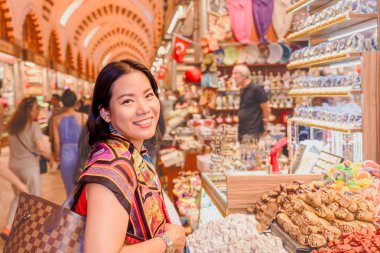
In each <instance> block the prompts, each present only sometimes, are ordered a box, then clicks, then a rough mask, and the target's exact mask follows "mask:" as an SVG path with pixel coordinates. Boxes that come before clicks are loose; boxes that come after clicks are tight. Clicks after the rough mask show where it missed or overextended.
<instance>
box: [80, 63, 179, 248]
mask: <svg viewBox="0 0 380 253" xmlns="http://www.w3.org/2000/svg"><path fill="white" fill-rule="evenodd" d="M162 120H163V119H162V118H160V103H159V100H158V93H157V84H156V82H155V80H154V77H153V76H152V74H151V73H150V71H149V70H148V69H147V68H146V67H145V66H143V65H141V64H140V63H138V62H135V61H132V60H123V61H119V62H112V63H109V64H108V65H107V66H105V67H104V68H103V69H102V70H101V71H100V73H99V75H98V78H97V80H96V83H95V87H94V93H93V102H92V106H91V113H90V116H89V119H88V123H87V127H88V131H89V145H90V146H91V147H92V151H91V153H90V157H89V160H88V162H87V164H86V167H85V169H84V171H83V172H82V174H81V175H80V177H79V180H78V183H82V184H84V186H83V187H82V190H81V192H80V193H77V195H76V201H75V203H74V207H73V208H74V210H75V211H76V212H77V213H79V214H81V215H85V216H86V229H85V238H84V252H91V253H94V252H95V253H96V252H139V253H144V252H149V253H154V252H157V253H158V252H159V253H164V252H173V253H174V252H177V253H179V252H181V251H182V250H183V248H184V246H185V239H186V237H185V233H184V230H183V228H182V226H180V225H173V224H170V220H169V217H168V214H167V211H166V207H165V203H164V200H163V195H162V189H161V183H160V182H159V179H158V175H157V173H156V170H155V168H154V167H153V165H152V163H151V160H150V158H149V156H148V153H147V151H146V149H145V147H144V145H143V143H144V141H145V140H148V139H152V138H157V137H159V136H160V128H159V127H158V126H159V125H160V126H163V122H162Z"/></svg>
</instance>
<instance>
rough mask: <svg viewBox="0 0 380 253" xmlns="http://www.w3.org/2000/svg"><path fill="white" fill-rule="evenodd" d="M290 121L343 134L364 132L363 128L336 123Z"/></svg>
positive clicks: (310, 120)
mask: <svg viewBox="0 0 380 253" xmlns="http://www.w3.org/2000/svg"><path fill="white" fill-rule="evenodd" d="M289 120H290V121H292V122H293V123H295V124H297V125H302V126H308V127H314V128H320V129H325V130H331V131H337V132H343V133H361V132H362V128H361V127H347V126H336V124H334V123H329V122H323V121H320V120H312V119H300V118H291V119H289Z"/></svg>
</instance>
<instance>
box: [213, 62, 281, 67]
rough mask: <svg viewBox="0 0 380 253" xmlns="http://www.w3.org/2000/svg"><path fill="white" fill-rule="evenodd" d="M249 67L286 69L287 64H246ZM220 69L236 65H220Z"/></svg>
mask: <svg viewBox="0 0 380 253" xmlns="http://www.w3.org/2000/svg"><path fill="white" fill-rule="evenodd" d="M244 65H246V66H247V67H263V68H266V67H286V63H278V64H269V63H254V64H244ZM217 66H218V68H233V67H235V66H236V64H232V65H227V64H218V65H217Z"/></svg>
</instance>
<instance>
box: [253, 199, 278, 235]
mask: <svg viewBox="0 0 380 253" xmlns="http://www.w3.org/2000/svg"><path fill="white" fill-rule="evenodd" d="M277 212H278V205H277V204H276V203H275V202H272V203H270V204H268V206H267V209H266V210H265V211H264V213H263V215H262V216H261V219H260V221H259V223H258V224H257V227H256V229H257V232H258V233H260V234H261V233H262V232H264V231H265V230H267V229H268V228H269V225H270V224H271V223H272V222H273V221H274V220H275V219H276V215H277Z"/></svg>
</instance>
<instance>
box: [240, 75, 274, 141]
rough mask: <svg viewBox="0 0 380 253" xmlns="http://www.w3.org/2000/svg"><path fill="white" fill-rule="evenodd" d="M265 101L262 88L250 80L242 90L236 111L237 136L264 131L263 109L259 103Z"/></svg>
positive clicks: (265, 96)
mask: <svg viewBox="0 0 380 253" xmlns="http://www.w3.org/2000/svg"><path fill="white" fill-rule="evenodd" d="M267 101H268V98H267V95H266V93H265V91H264V89H263V88H262V87H260V86H258V85H256V84H253V83H252V82H251V83H250V84H248V86H247V87H245V88H244V89H243V90H242V93H241V96H240V109H239V112H238V116H239V136H243V135H245V134H251V135H257V134H260V133H262V132H264V124H263V111H262V109H261V107H260V104H262V103H265V102H267Z"/></svg>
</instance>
